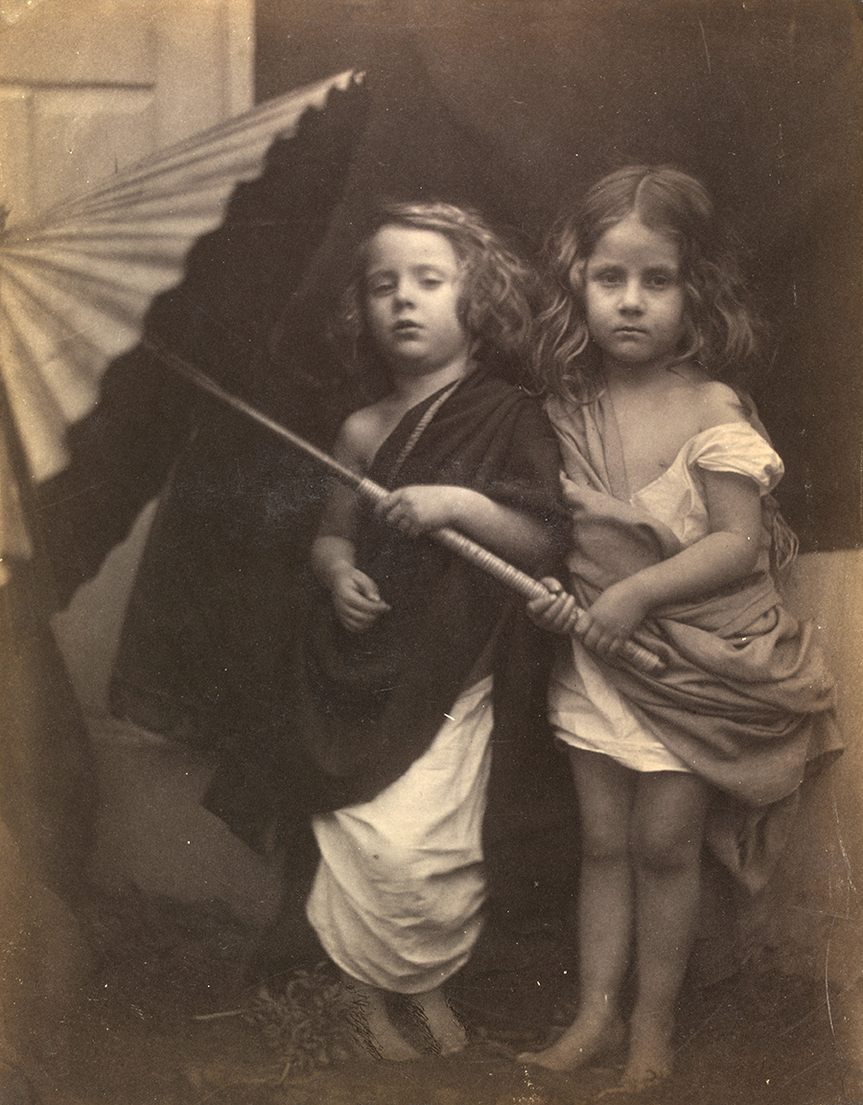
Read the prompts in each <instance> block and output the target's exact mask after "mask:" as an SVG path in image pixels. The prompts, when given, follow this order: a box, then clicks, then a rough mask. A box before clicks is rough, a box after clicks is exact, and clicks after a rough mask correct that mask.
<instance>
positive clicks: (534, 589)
mask: <svg viewBox="0 0 863 1105" xmlns="http://www.w3.org/2000/svg"><path fill="white" fill-rule="evenodd" d="M352 475H353V473H352ZM354 480H356V482H355V483H354V487H355V489H356V492H357V494H358V495H360V496H361V497H362V498H365V499H369V500H370V501H372V502H380V501H381V499H383V498H386V496H387V495H388V494H389V492H388V491H387V490H386V488H385V487H381V486H380V484H377V483H375V482H374V481H373V480H369V479H357V478H356V476H354ZM352 482H353V481H352ZM428 536H429V537H432V538H434V540H435V541H437V543H438V544H439V545H443V546H444V547H445V548H447V549H450V550H451V551H452V552H455V553H458V554H459V556H462V557H463V558H464V559H465V560H468V561H470V563H471V564H474V565H476V567H477V568H481V569H482V570H483V571H485V572H488V574H489V575H491V576H494V578H495V579H497V580H498V581H499V582H501V583H503V584H505V585H506V586H507V587H510V588H511V589H512V590H514V591H518V592H519V594H521V595H524V596H525V598H528V599H538V598H543V597H545V596H546V595H549V594H551V592H550V591H549V590H548V588H547V587H545V586H544V585H543V584H542V583H540V582H539V580H538V579H534V578H533V576H531V575H528V574H527V572H523V571H522V570H521V569H520V568H516V567H515V565H514V564H510V563H509V562H508V561H506V560H503V559H502V558H501V557H499V556H497V555H496V554H495V553H493V552H491V551H490V550H489V549H487V548H485V547H484V546H483V545H479V544H477V542H476V541H473V540H471V538H470V537H465V535H464V534H463V533H459V532H458V530H454V529H450V528H449V527H444V528H442V529H436V530H432V531H431V532H430V533H429V535H428ZM575 612H576V614H577V615H578V617H579V618H580V617H581V615H582V614H583V613H584V611H583V610H582V609H580V608H579V607H576V611H575ZM577 625H578V620H577V619H576V627H577ZM573 632H574V633H576V635H579V634H578V631H577V628H574V629H573ZM620 655H621V656H623V657H624V658H625V659H626V660H628V661H629V663H630V664H632V666H633V667H634V668H637V669H638V670H639V671H643V672H645V673H646V674H647V675H656V674H658V673H659V672H661V671H662V670H663V669H664V668H665V663H664V661H663V660H662V658H661V657H660V656H657V655H656V653H655V652H650V651H649V650H648V649H646V648H644V646H643V645H639V644H637V643H636V642H635V641H632V640H630V641H627V642H626V644H625V645H623V646H622V648H621V649H620Z"/></svg>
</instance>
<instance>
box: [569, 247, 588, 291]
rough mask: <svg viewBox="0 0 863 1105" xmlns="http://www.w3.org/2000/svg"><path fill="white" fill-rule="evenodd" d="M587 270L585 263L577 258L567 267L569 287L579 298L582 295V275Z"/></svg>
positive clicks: (582, 259) (583, 281)
mask: <svg viewBox="0 0 863 1105" xmlns="http://www.w3.org/2000/svg"><path fill="white" fill-rule="evenodd" d="M586 269H587V261H586V260H584V258H582V257H579V258H577V259H576V260H575V261H573V263H572V264H571V265H570V267H569V274H568V275H569V286H570V287H571V288H572V290H573V291H574V292H575V293H576V294H577V295H580V296H583V295H584V283H585V280H584V274H585V271H586Z"/></svg>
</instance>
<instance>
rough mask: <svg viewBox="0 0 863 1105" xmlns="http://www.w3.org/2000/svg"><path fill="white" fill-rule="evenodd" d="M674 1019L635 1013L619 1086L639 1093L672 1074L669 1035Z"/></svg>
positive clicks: (672, 1057)
mask: <svg viewBox="0 0 863 1105" xmlns="http://www.w3.org/2000/svg"><path fill="white" fill-rule="evenodd" d="M673 1035H674V1018H673V1017H670V1016H669V1017H666V1016H660V1015H657V1014H651V1015H648V1016H646V1017H643V1018H641V1017H638V1016H637V1015H634V1016H633V1018H632V1024H631V1029H630V1038H629V1057H628V1059H627V1061H626V1068H625V1069H624V1072H623V1078H622V1079H621V1082H620V1086H621V1089H623V1090H626V1091H627V1092H629V1093H641V1092H642V1091H644V1090H646V1089H650V1088H651V1087H652V1086H655V1085H657V1083H659V1082H664V1081H665V1080H666V1079H667V1078H670V1077H671V1070H672V1067H673V1065H674V1051H673V1048H672V1046H671V1045H672V1037H673Z"/></svg>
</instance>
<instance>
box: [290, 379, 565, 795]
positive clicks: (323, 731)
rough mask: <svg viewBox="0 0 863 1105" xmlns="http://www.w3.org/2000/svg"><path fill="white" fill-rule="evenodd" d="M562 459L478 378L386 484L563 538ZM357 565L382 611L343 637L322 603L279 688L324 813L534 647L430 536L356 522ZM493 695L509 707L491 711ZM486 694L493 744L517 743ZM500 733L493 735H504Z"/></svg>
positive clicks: (519, 613) (386, 467)
mask: <svg viewBox="0 0 863 1105" xmlns="http://www.w3.org/2000/svg"><path fill="white" fill-rule="evenodd" d="M433 401H434V397H432V398H431V399H429V400H427V401H426V402H425V403H421V404H419V405H418V406H416V407H414V408H413V409H412V410H411V411H409V412H408V414H407V415H406V416H405V417H404V418H403V419H402V421H401V423H400V424H399V426H398V427H397V428H396V429H395V430H394V431H393V433H392V434H391V435H390V437H389V438H388V439H387V441H386V442H385V443H384V444H383V445H382V446H381V448H380V450H379V451H378V454H377V456H376V457H375V460H374V462H373V464H372V466H371V468H370V471H369V472H368V476H369V478H371V479H373V480H375V481H376V482H383V480H384V479H385V474H386V473H388V472H390V471H391V470H392V468H393V464H394V461H395V460H396V459H397V458H398V457H399V455H400V453H401V452H402V450H403V447H404V445H405V443H406V442H407V441H408V440H409V439H410V437H411V434H412V432H413V430H414V428H415V426H416V425H417V423H418V422H419V420H420V419H421V418H422V417H423V414H424V413H425V409H426V407H427V406H428V404H429V403H431V402H433ZM558 467H559V455H558V452H557V447H556V444H555V441H554V436H553V434H552V432H551V427H550V426H549V424H548V421H547V420H546V418H545V417H544V415H543V414H542V411H541V409H540V407H539V404H538V403H537V402H536V401H535V400H533V399H531V398H530V397H528V396H527V395H525V393H524V392H522V391H520V390H519V389H517V388H515V387H513V386H512V385H510V384H507V383H505V382H503V381H502V380H500V379H498V378H497V377H495V376H493V375H492V374H491V373H489V372H488V371H487V370H484V369H482V368H477V369H476V370H475V371H474V372H473V373H471V375H470V376H468V377H467V378H466V379H465V380H464V381H463V382H462V383H461V384H460V385H459V387H458V388H456V389H455V391H453V392H452V393H451V394H450V395H449V396H447V398H446V399H445V401H444V402H443V404H442V405H441V406H440V408H439V410H438V411H437V412H436V414H435V415H434V417H433V418H432V420H431V421H430V422H429V424H428V425H427V426H426V427H425V428H424V430H423V432H422V435H421V436H420V437H419V439H418V441H417V442H416V443H415V445H414V447H413V448H412V449H411V451H410V453H409V454H408V456H407V457H406V458H405V459H404V461H403V463H402V464H401V465H400V467H399V470H398V475H397V477H396V479H395V481H394V486H405V485H407V484H417V483H420V484H421V483H451V484H455V485H459V486H467V487H471V488H473V489H475V490H478V491H480V492H482V493H483V494H485V495H487V496H488V497H490V498H492V499H495V500H497V501H499V502H502V503H505V504H507V505H509V506H513V507H516V508H517V509H520V510H525V511H528V512H530V513H532V514H533V515H534V516H537V517H539V518H541V519H542V520H543V521H545V522H546V523H547V524H548V525H549V526H550V527H552V529H554V528H555V527H556V528H557V531H558V532H560V529H561V526H562V522H563V518H564V515H563V512H562V509H561V503H560V497H559V487H558V479H557V473H558ZM357 565H358V567H361V568H362V570H363V571H365V572H366V573H367V574H368V575H369V576H371V578H372V579H374V580H375V581H376V583H377V584H378V586H379V588H380V590H381V594H382V596H383V597H384V599H385V600H386V601H388V602H389V603H390V604H391V605H392V607H393V609H392V610H391V611H390V612H389V613H388V614H387V616H386V617H385V618H381V619H380V620H379V621H378V622H376V623H375V625H374V626H372V627H371V628H370V629H369V630H368V631H367V632H365V633H362V634H352V633H349V632H348V631H347V630H345V629H343V628H342V627H341V626H340V625H339V623H338V621H337V619H336V618H335V616H334V614H333V611H332V606H331V603H330V601H329V599H328V596H322V599H321V601H320V602H319V603H318V605H317V609H316V610H314V611H313V613H312V615H311V618H310V628H309V632H308V634H307V635H306V636H305V638H304V640H303V641H302V643H301V647H300V649H299V655H298V660H297V663H296V665H295V668H294V670H293V672H292V673H291V676H290V679H289V682H290V684H291V687H292V693H293V695H294V697H295V701H294V702H293V705H292V709H291V711H290V716H291V717H292V718H295V719H296V724H295V728H296V731H297V733H298V734H300V739H301V740H302V741H303V742H304V745H305V747H306V749H307V751H308V753H309V755H310V757H311V759H312V761H313V762H314V764H315V765H316V767H317V769H318V772H319V778H320V780H321V789H322V792H323V796H322V797H321V801H322V803H323V806H324V808H326V807H329V808H336V807H339V806H344V805H347V804H349V803H352V802H356V801H365V800H368V799H370V798H372V797H374V795H375V794H377V793H378V792H380V791H381V790H382V789H383V788H384V787H386V786H388V785H389V784H390V783H392V782H393V781H394V780H395V779H397V778H399V776H400V775H402V774H403V773H404V771H405V770H407V768H408V767H409V766H410V764H411V763H413V761H414V760H415V759H417V757H418V756H419V755H421V754H422V752H423V751H424V750H425V749H426V748H427V747H428V745H429V743H430V742H431V740H432V738H433V737H434V734H435V733H436V732H437V731H438V729H439V728H440V726H441V724H442V721H443V717H444V715H445V713H446V712H447V710H448V709H449V707H450V706H451V705H452V703H453V702H454V701H455V699H456V698H457V696H458V694H459V693H460V692H461V691H462V690H463V689H464V687H465V686H466V685H467V680H468V678H469V677H471V678H479V677H481V676H482V675H484V674H487V673H488V672H489V671H491V670H493V668H494V667H495V665H496V664H497V662H498V660H499V657H500V655H501V654H502V653H505V652H507V651H511V650H512V649H514V648H519V647H522V648H524V650H525V651H524V669H523V671H522V680H523V687H522V688H520V689H518V690H517V691H516V693H517V694H518V693H520V694H522V697H523V698H524V699H525V701H526V699H527V695H526V694H525V691H524V688H525V687H527V686H528V685H529V683H530V682H531V680H532V679H533V678H535V670H533V669H532V666H531V665H532V663H533V656H534V655H535V653H536V649H537V646H538V645H539V647H541V640H540V639H539V637H538V631H536V630H535V629H534V628H533V627H532V626H530V623H529V622H528V620H527V617H526V615H525V614H524V611H523V600H522V599H520V598H518V597H517V596H515V595H513V594H512V593H510V592H507V591H506V590H505V589H504V588H503V587H502V586H501V585H500V584H499V583H497V582H496V581H495V580H493V579H492V578H491V577H489V576H487V575H485V574H484V573H483V572H482V571H481V570H479V569H477V568H476V567H474V566H473V565H470V564H468V563H467V562H466V561H464V560H462V559H461V558H459V557H456V556H454V555H453V554H451V553H449V552H447V551H446V550H444V549H442V548H440V547H439V546H437V545H435V544H434V543H433V542H431V541H429V540H427V539H426V540H421V541H408V540H406V539H405V538H404V536H403V535H402V534H400V533H397V532H394V531H393V530H391V529H390V528H388V527H386V526H385V525H383V524H382V523H379V522H377V521H376V520H375V519H374V518H373V517H372V516H371V515H370V514H366V516H365V517H364V519H363V524H362V525H361V532H360V535H359V538H358V542H357ZM499 694H500V695H506V696H507V698H508V699H509V702H508V707H507V709H504V710H502V711H499V710H498V702H499ZM513 697H514V695H513V690H512V688H509V689H507V688H498V687H497V685H496V687H495V692H494V698H495V713H496V716H498V715H499V716H500V719H501V722H500V727H499V728H498V726H496V734H497V738H496V739H511V740H524V739H525V734H524V732H521V733H520V732H519V727H520V726H521V725H522V719H523V717H524V706H521V707H519V706H518V705H517V704H516V702H514V701H513ZM504 732H508V733H509V736H508V737H506V738H504V737H502V735H501V734H502V733H504Z"/></svg>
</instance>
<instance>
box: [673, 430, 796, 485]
mask: <svg viewBox="0 0 863 1105" xmlns="http://www.w3.org/2000/svg"><path fill="white" fill-rule="evenodd" d="M689 445H690V450H691V452H690V456H689V464H690V465H692V464H695V465H697V466H698V467H699V468H703V469H706V470H707V471H710V472H736V473H737V474H738V475H741V476H749V477H750V478H751V479H753V480H754V481H755V482H756V483H757V484H758V487H759V488H760V490H761V493H762V495H767V494H769V493H770V492H771V491H773V489H774V488H775V487H776V485H777V484H778V483H779V481H780V480H781V479H782V477H783V475H784V474H785V466H784V465H783V463H782V458H781V457H780V456H779V454H778V453H777V452H776V450H775V449H774V448H773V447H772V446H771V445H770V443H769V442H768V441H766V440H765V439H764V438H763V437H762V436H761V434H760V433H758V431H757V430H756V429H754V428H753V427H752V426H750V425H749V423H748V422H729V423H726V424H724V425H721V426H711V427H710V429H708V430H704V431H702V432H701V433H700V434H697V435H696V436H695V437H694V438H692V439H691V441H690V443H689Z"/></svg>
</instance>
